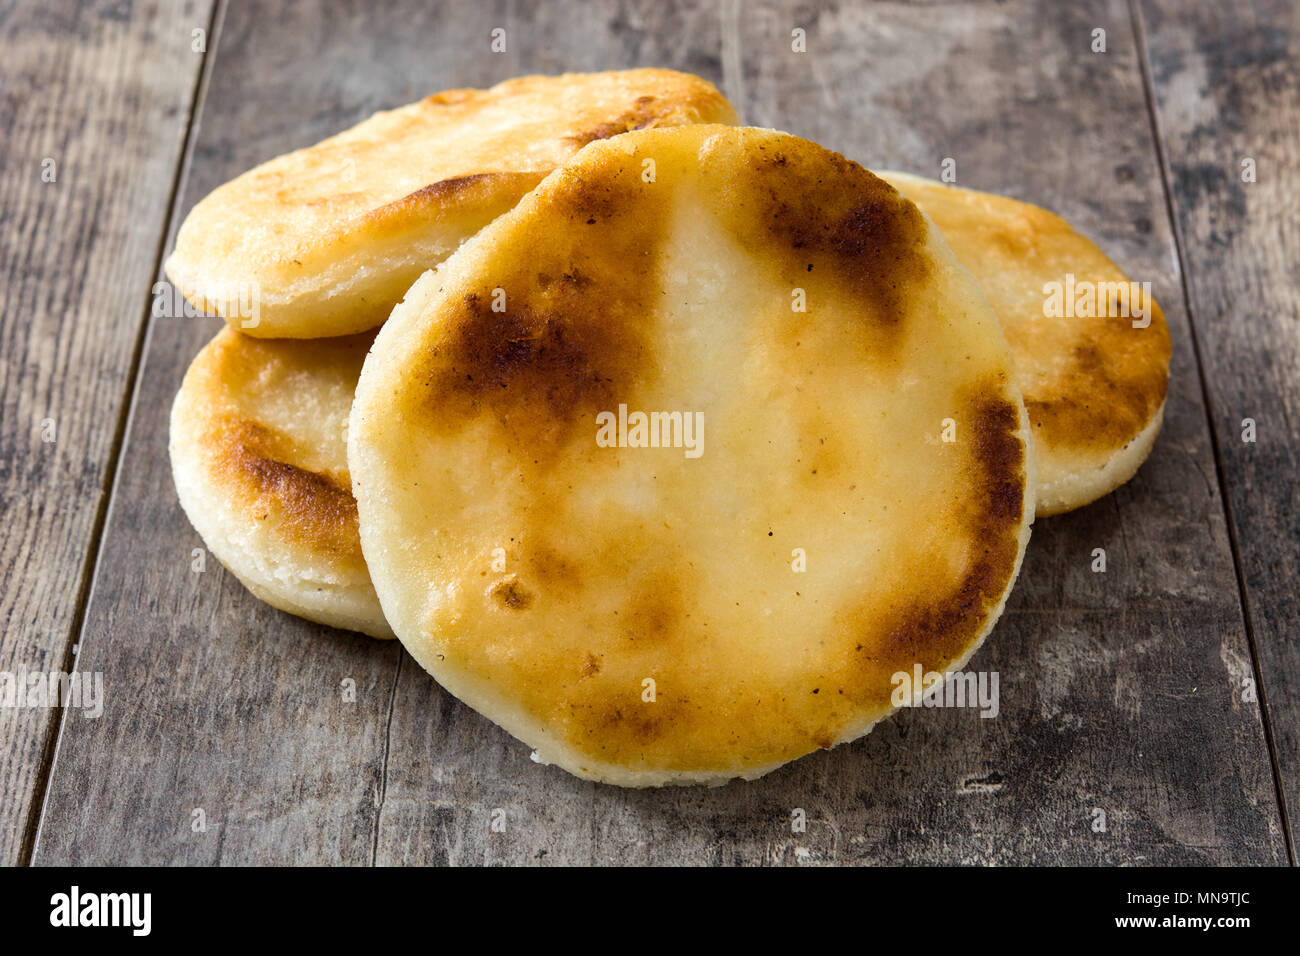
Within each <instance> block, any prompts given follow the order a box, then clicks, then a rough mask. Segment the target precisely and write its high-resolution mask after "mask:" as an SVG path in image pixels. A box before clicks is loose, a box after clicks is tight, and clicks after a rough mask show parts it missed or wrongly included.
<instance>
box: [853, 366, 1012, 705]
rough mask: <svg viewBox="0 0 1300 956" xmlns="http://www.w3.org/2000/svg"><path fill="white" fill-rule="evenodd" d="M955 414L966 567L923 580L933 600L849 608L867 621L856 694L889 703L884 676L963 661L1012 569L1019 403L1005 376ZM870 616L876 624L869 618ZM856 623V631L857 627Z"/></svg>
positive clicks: (955, 513) (958, 512)
mask: <svg viewBox="0 0 1300 956" xmlns="http://www.w3.org/2000/svg"><path fill="white" fill-rule="evenodd" d="M960 401H961V405H962V408H961V409H960V411H959V413H958V415H957V416H956V418H957V421H958V433H959V436H960V435H961V433H962V432H963V431H964V432H965V433H966V438H964V439H962V438H960V437H959V439H958V442H957V443H956V445H954V446H953V450H954V451H955V452H957V453H960V454H963V455H964V456H965V463H964V466H963V467H962V469H961V470H960V473H961V484H960V486H959V490H960V499H959V500H958V501H957V502H955V503H954V504H952V505H951V511H950V512H937V514H939V513H943V514H949V513H950V514H951V516H952V520H954V521H957V522H959V524H960V526H961V527H960V538H961V540H962V541H964V542H969V544H968V551H967V553H966V556H965V560H964V567H963V570H962V571H961V573H960V574H959V575H958V576H957V577H956V579H955V580H949V581H948V582H946V583H945V582H943V581H942V579H941V578H940V577H939V576H938V574H937V572H936V573H935V576H934V577H933V578H932V579H931V580H929V581H927V582H926V585H925V587H926V589H927V591H930V592H933V596H931V595H930V594H927V595H926V596H925V597H917V598H913V599H910V600H907V601H904V602H902V603H901V604H900V605H898V606H895V607H892V608H888V609H884V611H883V613H881V610H880V609H874V610H867V609H863V608H860V607H856V606H855V607H851V608H849V609H848V610H847V612H846V613H845V614H844V615H843V616H842V617H843V619H844V620H846V621H848V622H854V621H856V622H862V621H864V620H871V621H872V623H871V624H870V625H868V626H867V628H866V629H865V633H864V634H863V636H862V637H861V638H860V639H859V640H858V642H857V644H858V646H861V647H863V648H864V649H869V652H868V653H867V654H866V655H865V658H864V660H863V662H862V663H861V665H860V666H859V668H858V673H859V680H858V682H857V686H856V688H855V690H854V693H855V695H857V694H868V695H869V694H871V693H875V694H876V695H877V696H879V697H881V699H887V698H888V696H889V692H890V688H889V685H888V684H887V683H886V684H884V685H880V684H879V677H880V675H882V674H885V675H888V674H891V673H894V672H898V671H906V672H910V671H911V669H912V667H913V665H915V664H920V665H921V666H922V667H923V668H924V669H925V670H927V671H929V670H943V669H945V668H946V667H948V666H949V665H950V664H951V662H952V661H954V660H956V659H958V658H960V657H961V656H962V655H963V654H964V653H965V652H966V651H967V650H969V648H970V646H971V644H972V643H973V642H974V641H975V640H976V639H977V638H978V636H979V634H980V632H981V631H982V630H983V629H984V627H985V625H986V623H987V621H988V617H989V615H990V614H991V613H992V612H993V610H994V609H995V608H996V607H997V606H998V604H999V603H1000V602H1001V600H1002V597H1003V595H1004V593H1005V592H1006V590H1007V588H1008V587H1009V586H1010V584H1011V581H1012V578H1013V577H1014V575H1015V572H1016V565H1017V562H1018V560H1019V555H1020V539H1021V531H1022V528H1023V524H1024V520H1025V488H1026V485H1027V482H1028V471H1027V464H1028V455H1027V448H1026V446H1025V438H1024V437H1023V435H1022V433H1021V424H1022V419H1021V412H1020V406H1019V404H1018V403H1017V402H1015V401H1014V399H1013V398H1012V397H1011V396H1010V395H1009V394H1008V384H1007V381H1006V378H1005V376H998V377H996V378H993V379H990V380H988V381H986V382H983V383H980V385H979V386H978V387H974V388H971V389H969V390H967V391H966V392H965V393H964V395H963V396H961V398H960ZM873 617H874V619H873ZM858 626H861V625H860V624H859V625H858Z"/></svg>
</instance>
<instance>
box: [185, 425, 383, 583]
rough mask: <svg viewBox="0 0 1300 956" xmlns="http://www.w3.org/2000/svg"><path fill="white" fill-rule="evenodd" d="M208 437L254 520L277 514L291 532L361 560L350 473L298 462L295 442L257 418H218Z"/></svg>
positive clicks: (220, 468) (221, 471)
mask: <svg viewBox="0 0 1300 956" xmlns="http://www.w3.org/2000/svg"><path fill="white" fill-rule="evenodd" d="M206 440H207V441H208V442H209V443H210V454H212V455H213V460H214V466H215V468H216V472H217V475H218V477H219V478H221V479H223V480H224V481H225V483H226V484H227V485H228V486H229V487H230V488H231V489H232V491H233V493H234V494H237V495H242V496H243V499H244V502H245V506H246V509H247V510H248V511H249V512H250V513H251V514H252V516H253V517H254V518H256V519H259V520H264V519H266V518H268V517H270V516H271V515H272V512H274V514H275V516H276V518H277V519H278V520H279V521H281V522H283V525H284V528H285V532H286V534H287V535H289V536H291V537H294V538H297V539H299V540H301V541H303V542H305V543H308V544H310V545H311V546H312V547H314V548H317V549H320V550H322V551H327V552H329V553H332V554H335V555H338V556H340V557H353V556H354V557H357V558H360V554H361V541H360V538H359V536H358V532H357V502H356V499H355V498H353V497H352V491H351V488H350V486H349V483H348V479H347V476H346V475H341V476H334V475H330V474H322V473H320V472H316V471H312V470H310V469H308V468H303V467H301V466H299V465H296V464H294V463H293V462H292V461H291V460H289V459H290V458H292V457H293V456H292V448H291V445H292V443H291V442H290V441H289V440H288V439H286V438H285V437H284V436H281V435H279V434H277V433H276V432H274V431H272V430H271V429H269V428H266V427H265V426H262V425H260V424H258V423H256V422H252V421H248V420H244V419H235V420H227V421H221V422H217V423H215V425H214V427H212V428H210V429H209V430H208V434H207V436H206Z"/></svg>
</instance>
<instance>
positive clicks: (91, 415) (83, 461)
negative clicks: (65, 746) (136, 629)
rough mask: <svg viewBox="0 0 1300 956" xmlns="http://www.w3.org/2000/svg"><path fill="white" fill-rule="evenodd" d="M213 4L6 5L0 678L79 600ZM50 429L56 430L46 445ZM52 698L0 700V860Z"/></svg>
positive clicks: (40, 765)
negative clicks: (21, 703) (195, 44)
mask: <svg viewBox="0 0 1300 956" xmlns="http://www.w3.org/2000/svg"><path fill="white" fill-rule="evenodd" d="M210 8H211V3H210V2H209V0H191V2H186V3H169V2H144V3H135V4H121V3H108V2H100V3H86V4H78V5H71V4H62V5H52V4H42V3H23V4H6V5H5V6H4V8H3V9H0V49H2V50H3V51H4V55H3V56H0V129H2V130H3V131H4V133H3V136H0V168H2V169H3V170H4V175H3V176H2V177H0V354H3V356H4V361H3V364H2V365H0V402H2V403H3V409H4V428H3V430H0V521H3V524H4V529H5V531H4V536H3V538H0V577H3V579H4V581H5V587H4V590H3V594H2V595H0V621H3V628H2V629H0V671H3V672H5V673H7V674H15V673H17V672H18V671H20V669H26V671H27V672H29V673H31V672H40V673H49V672H59V671H63V670H65V669H66V668H67V667H68V666H69V664H70V662H71V660H72V657H71V645H72V642H73V636H72V634H73V631H74V628H75V627H76V626H77V624H78V622H79V618H80V615H81V613H82V611H83V609H84V600H85V594H86V583H87V582H88V580H89V577H90V569H91V567H92V566H93V561H94V552H93V544H94V540H95V538H96V536H97V534H98V532H99V528H100V524H101V521H102V514H103V504H104V501H105V500H106V493H107V482H108V480H109V478H110V468H111V463H112V461H113V460H114V458H115V456H116V454H117V443H118V442H119V441H120V435H121V424H122V412H123V409H124V406H125V402H126V400H127V398H128V395H129V392H128V387H129V381H130V373H131V370H132V366H133V364H134V362H135V360H136V355H137V351H136V350H137V346H138V342H139V336H140V331H141V329H142V327H143V322H144V319H145V316H146V314H147V311H148V306H149V298H150V285H151V283H152V281H153V275H154V270H155V269H156V267H157V260H158V254H159V252H160V237H161V234H162V231H163V229H164V228H165V221H166V215H167V210H168V204H169V202H170V200H171V192H172V185H173V183H174V176H175V171H176V167H177V164H178V163H179V161H180V154H181V148H182V143H183V140H184V136H185V132H186V130H187V128H188V126H189V120H190V108H191V104H192V102H193V97H194V88H195V85H196V83H197V81H198V77H199V73H200V69H201V66H202V63H203V55H202V53H196V52H195V51H194V50H193V49H192V48H191V40H192V32H191V31H193V30H195V29H203V30H207V28H208V27H209V18H210ZM49 439H52V440H49ZM57 717H58V711H57V710H54V709H49V708H44V707H39V708H17V709H15V708H10V707H5V708H3V709H0V863H5V864H12V863H15V862H18V861H20V860H21V859H22V858H23V854H24V845H25V844H27V845H28V846H29V845H30V841H29V840H28V827H29V820H31V818H32V817H33V812H32V811H33V800H34V799H37V797H38V794H39V792H40V787H41V783H42V776H43V774H44V773H45V771H46V770H47V769H48V764H47V760H46V755H47V745H48V743H49V742H50V741H51V740H52V729H53V726H54V722H55V721H56V719H57Z"/></svg>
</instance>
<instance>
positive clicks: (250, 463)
mask: <svg viewBox="0 0 1300 956" xmlns="http://www.w3.org/2000/svg"><path fill="white" fill-rule="evenodd" d="M373 340H374V334H373V333H365V334H362V335H354V336H346V337H344V338H338V339H315V340H312V341H298V340H284V339H281V340H276V339H252V338H248V337H247V336H244V335H240V334H239V333H238V332H235V331H234V330H232V329H231V328H229V327H226V328H224V329H222V330H221V332H220V333H219V334H218V335H217V337H216V338H215V339H213V340H212V341H211V342H209V343H208V344H207V345H206V346H205V347H204V348H203V350H202V351H201V352H199V354H198V355H197V356H196V357H195V359H194V361H193V363H191V365H190V368H189V371H188V372H186V373H185V381H184V382H183V383H182V384H181V390H180V392H179V393H178V394H177V396H176V402H175V404H174V405H173V406H172V417H171V461H172V476H173V478H174V479H175V482H176V492H177V495H178V496H179V497H180V501H181V507H183V508H184V509H185V513H186V514H187V515H188V516H189V519H190V522H191V523H192V524H193V525H194V528H195V530H197V531H198V533H199V536H200V537H202V538H203V542H204V544H206V545H207V547H208V550H210V551H211V552H212V553H213V554H214V555H216V557H217V558H218V559H219V560H220V561H221V563H222V564H224V565H225V566H226V567H227V568H229V569H230V571H231V572H232V573H233V574H234V575H235V577H237V578H239V580H240V581H242V582H243V583H244V585H245V586H246V587H247V588H248V589H249V590H250V591H252V592H253V593H254V594H255V595H257V596H258V597H259V598H261V599H262V600H263V601H266V602H267V603H268V604H271V605H273V606H275V607H278V608H280V609H281V610H282V611H288V612H289V613H290V614H297V615H299V616H300V617H305V618H307V619H309V620H312V621H319V622H320V623H322V624H329V625H331V626H332V627H341V628H346V629H348V630H354V631H361V632H362V633H365V634H369V635H371V636H372V637H386V638H390V637H392V636H393V632H392V630H391V629H390V628H389V626H388V623H387V622H386V621H385V620H384V614H383V611H381V610H380V607H379V601H378V599H377V598H376V597H375V590H374V587H373V586H372V585H371V583H370V573H369V572H368V571H367V570H366V563H365V559H364V558H363V557H362V554H361V542H360V540H359V539H358V537H357V505H356V501H355V500H354V499H353V498H352V491H351V480H350V478H349V476H348V468H347V436H346V429H347V423H348V409H349V408H350V407H351V405H352V393H353V390H354V389H355V388H356V384H357V376H358V375H360V374H361V364H362V362H363V361H364V360H365V357H366V351H367V350H368V349H369V348H370V343H371V342H372V341H373Z"/></svg>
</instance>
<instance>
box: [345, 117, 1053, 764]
mask: <svg viewBox="0 0 1300 956" xmlns="http://www.w3.org/2000/svg"><path fill="white" fill-rule="evenodd" d="M647 160H650V161H653V173H654V175H653V181H648V180H647V178H646V176H647V170H648V169H649V168H650V167H648V166H647ZM795 290H801V291H802V293H803V294H804V295H805V296H806V303H807V310H806V312H798V311H794V309H793V308H792V303H793V302H794V301H795V297H796V291H795ZM494 306H496V308H494ZM620 404H625V405H627V406H628V409H629V410H644V411H659V410H670V411H671V410H680V411H684V412H688V413H694V412H699V413H702V414H703V416H704V418H703V420H704V441H703V445H702V447H701V454H700V455H699V456H698V457H690V456H689V455H688V454H687V453H686V449H685V448H682V447H657V448H654V447H643V448H634V447H602V446H601V445H599V444H598V443H597V441H596V434H597V432H596V429H597V416H598V415H599V414H600V413H601V412H605V411H615V410H617V408H618V406H619V405H620ZM945 419H951V420H952V424H953V427H954V428H955V435H956V440H955V441H954V442H951V443H946V442H944V441H943V440H942V438H941V433H942V431H943V428H944V423H945ZM1026 441H1027V420H1026V419H1025V416H1024V410H1023V406H1022V405H1021V403H1020V400H1019V394H1018V392H1017V390H1016V388H1015V386H1014V383H1013V381H1012V377H1011V359H1010V355H1009V352H1008V350H1007V348H1006V345H1005V342H1004V341H1003V339H1002V336H1001V333H1000V332H999V330H998V327H997V321H996V318H995V317H994V315H993V313H992V312H991V310H990V309H989V306H988V304H987V301H986V300H985V299H984V297H983V296H982V295H981V294H980V292H979V290H978V288H977V286H976V284H975V282H974V280H973V279H972V278H971V277H970V275H969V273H967V272H966V271H965V270H963V269H961V268H960V267H959V266H958V265H957V263H956V261H955V260H954V259H953V258H952V256H951V253H949V252H948V251H947V248H946V246H944V245H943V243H942V242H941V241H939V240H938V239H937V238H936V236H935V235H934V234H933V233H932V230H931V229H930V228H929V226H928V224H927V223H926V221H925V219H924V218H923V217H922V216H921V215H920V214H919V213H918V212H917V210H916V208H915V207H914V206H913V205H912V204H911V203H909V202H907V201H905V200H903V199H901V197H899V196H898V194H897V193H896V192H894V190H893V189H891V188H890V187H889V186H887V185H886V184H885V183H883V182H881V181H880V180H878V179H877V178H875V177H874V176H872V175H871V174H869V173H867V172H866V171H865V170H863V169H862V168H861V167H859V166H857V165H855V164H852V163H849V162H847V161H846V160H844V159H843V158H842V157H839V156H837V155H835V154H833V153H830V152H828V151H826V150H824V149H822V148H821V147H819V146H816V145H815V144H812V143H809V142H807V141H804V140H800V139H797V138H795V137H793V136H789V135H787V134H782V133H775V132H772V131H767V130H754V129H734V128H728V127H720V126H693V127H682V128H677V129H672V130H653V131H645V132H638V133H630V134H628V135H627V136H620V137H618V138H616V139H611V140H607V141H604V142H601V143H596V144H593V145H592V146H590V147H588V148H587V149H586V150H584V151H583V152H582V153H581V154H580V155H579V156H578V157H577V158H576V159H575V160H574V162H573V163H572V164H570V165H569V166H567V167H565V168H563V169H561V170H558V171H556V172H555V173H554V174H553V175H552V176H551V177H550V178H549V179H548V180H547V181H546V182H545V183H543V184H542V186H541V187H539V188H538V189H537V190H536V191H534V192H533V193H531V194H530V195H529V196H528V197H526V198H525V199H524V201H523V202H522V203H521V204H520V206H519V207H518V208H516V209H515V210H513V211H512V212H510V213H508V214H507V215H505V216H503V217H502V218H501V219H500V220H498V221H497V222H496V223H494V224H493V225H492V226H491V227H489V228H488V229H486V230H485V231H484V232H483V233H481V234H480V235H479V236H477V237H475V239H473V240H471V241H470V242H469V243H467V244H466V245H465V246H464V247H463V248H462V249H461V251H460V252H459V253H458V254H457V255H456V256H454V257H453V258H452V259H450V260H448V261H447V262H446V263H445V264H444V265H443V267H442V268H441V269H439V270H437V271H436V272H430V273H428V274H426V275H425V276H424V277H423V278H422V279H421V280H420V281H419V282H417V283H416V285H415V286H414V287H413V288H412V289H411V291H410V292H409V293H408V295H407V296H406V298H405V299H404V301H403V303H402V304H401V305H400V306H399V307H398V308H397V309H396V310H395V311H394V313H393V316H392V318H391V319H390V321H389V323H388V324H387V325H385V327H384V328H383V329H382V330H381V332H380V335H379V338H378V339H377V340H376V345H375V349H374V351H373V353H372V355H371V357H370V359H369V360H368V361H367V363H366V366H365V370H364V372H363V374H362V379H361V382H360V384H359V386H358V391H357V399H356V403H355V405H354V408H353V416H352V424H351V428H350V433H349V450H348V453H349V464H350V466H351V468H352V473H353V479H354V491H355V493H356V495H357V499H358V504H359V508H360V513H361V534H362V545H363V548H364V550H365V553H366V556H367V558H368V560H369V562H370V566H371V569H372V573H373V574H374V577H375V583H376V589H377V591H378V592H379V595H380V598H381V601H382V602H383V605H384V609H385V612H386V613H387V615H388V618H389V620H390V622H392V624H393V627H394V630H395V631H396V633H397V634H398V636H399V637H400V638H401V639H402V641H403V643H404V644H405V645H406V647H407V649H408V650H410V651H411V653H412V654H413V655H414V656H415V658H416V659H417V660H418V661H419V662H420V663H421V664H422V665H423V666H424V667H425V668H426V669H427V670H429V671H430V673H432V674H433V675H434V676H435V677H436V678H437V679H438V680H439V682H440V683H442V684H443V685H444V686H445V687H446V688H448V689H449V690H450V691H451V692H452V693H454V694H456V695H457V696H459V697H460V698H461V699H462V700H465V701H466V702H467V703H469V704H470V705H471V706H473V707H475V708H476V709H478V710H480V711H481V712H483V713H484V714H486V715H487V716H489V717H490V718H492V719H493V720H495V721H496V722H498V723H500V724H501V725H502V726H504V727H505V728H506V729H507V730H509V731H511V732H512V733H514V734H515V735H516V736H518V737H520V738H521V739H522V740H524V741H525V742H526V743H527V744H529V745H530V746H532V747H535V748H537V751H538V754H539V757H540V759H542V760H545V761H549V762H555V763H558V764H559V765H561V766H563V767H564V768H565V769H567V770H569V771H571V772H573V773H576V774H579V775H581V776H585V777H591V778H595V779H601V780H606V781H610V782H614V783H620V784H626V785H653V784H662V783H699V782H721V781H723V780H726V779H728V778H731V777H735V776H747V777H753V776H758V775H760V774H762V773H765V772H767V771H769V770H771V769H772V768H774V767H776V766H778V765H779V764H781V763H784V762H785V761H788V760H791V759H793V758H795V757H798V756H800V755H802V754H804V753H807V752H808V751H810V750H812V749H815V748H818V747H830V746H832V745H834V744H835V743H838V742H842V741H846V740H851V739H853V738H855V737H857V736H859V735H861V734H862V733H864V732H865V731H866V730H868V729H869V728H870V727H871V725H872V724H873V723H874V722H876V721H877V720H879V719H880V718H882V717H884V716H886V715H887V714H888V713H890V712H891V710H892V704H891V701H890V696H891V692H892V690H893V684H892V682H891V677H892V675H893V674H894V673H895V672H898V671H903V670H906V671H908V672H909V673H910V671H911V669H912V666H913V664H915V663H920V664H922V665H923V667H924V668H925V669H926V670H930V669H933V670H937V671H943V670H945V669H948V668H951V667H954V666H959V665H960V663H961V662H962V661H964V660H965V658H966V657H967V656H968V655H969V654H970V653H971V652H972V651H973V650H974V648H975V647H976V646H977V644H978V643H979V641H980V640H981V639H982V638H983V636H984V635H985V634H987V632H988V630H989V629H990V628H991V627H992V624H993V622H994V621H995V620H996V617H997V615H998V614H999V613H1000V610H1001V607H1002V604H1003V601H1004V600H1005V596H1006V594H1007V592H1008V590H1009V588H1010V586H1011V583H1012V581H1013V579H1014V577H1015V573H1016V570H1017V568H1018V565H1019V561H1020V558H1021V555H1022V554H1023V547H1024V543H1025V541H1026V540H1027V538H1028V530H1029V529H1028V524H1029V521H1030V520H1031V517H1032V513H1033V501H1032V487H1027V482H1028V481H1029V480H1030V468H1031V463H1030V462H1029V461H1028V459H1027V454H1026ZM795 549H802V551H803V554H804V556H805V558H806V570H804V571H796V570H795V567H796V565H797V564H798V562H799V556H798V552H796V550H795ZM647 680H652V681H653V682H654V685H653V686H654V700H653V701H648V700H646V699H645V695H646V693H647V686H648V685H647V684H646V683H645V682H646V681H647Z"/></svg>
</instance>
